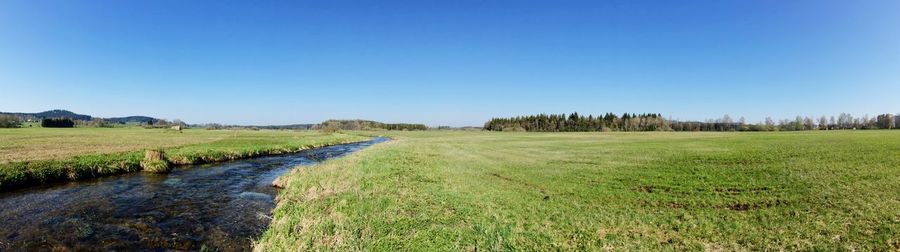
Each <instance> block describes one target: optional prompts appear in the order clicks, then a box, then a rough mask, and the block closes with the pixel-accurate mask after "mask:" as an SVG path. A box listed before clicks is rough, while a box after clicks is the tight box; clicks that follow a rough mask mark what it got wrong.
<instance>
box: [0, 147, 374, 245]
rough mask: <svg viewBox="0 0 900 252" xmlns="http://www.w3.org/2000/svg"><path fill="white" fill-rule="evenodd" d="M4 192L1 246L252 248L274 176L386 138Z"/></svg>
mask: <svg viewBox="0 0 900 252" xmlns="http://www.w3.org/2000/svg"><path fill="white" fill-rule="evenodd" d="M386 140H387V139H385V138H376V139H373V140H370V141H366V142H360V143H352V144H343V145H335V146H329V147H322V148H318V149H312V150H307V151H302V152H298V153H294V154H288V155H280V156H269V157H261V158H253V159H245V160H240V161H232V162H227V163H219V164H207V165H197V166H188V167H185V168H181V169H178V170H176V171H174V172H172V173H170V174H162V175H161V174H150V173H135V174H128V175H121V176H113V177H105V178H98V179H94V180H86V181H81V182H70V183H65V184H56V185H47V186H40V187H33V188H26V189H21V190H16V191H11V192H4V193H0V251H3V250H16V249H18V250H34V249H37V248H41V249H47V248H58V247H67V248H74V249H76V250H78V249H89V250H109V249H113V250H122V249H135V248H143V249H158V248H163V249H184V250H197V249H203V248H209V249H225V250H244V249H249V247H250V245H251V243H252V239H254V238H256V237H257V236H258V235H259V234H260V233H261V232H262V231H263V230H264V229H265V228H266V226H267V225H268V223H269V221H270V219H271V217H270V214H271V211H272V209H273V208H274V207H275V201H274V196H275V193H276V189H275V188H273V187H272V186H271V183H272V181H273V180H275V178H277V177H278V176H280V175H282V174H284V173H285V172H287V171H288V170H290V169H291V168H292V167H295V166H298V165H311V164H314V163H317V162H321V161H323V160H326V159H330V158H335V157H339V156H343V155H346V154H348V153H352V152H354V151H357V150H360V149H362V148H365V147H368V146H370V145H373V144H376V143H380V142H383V141H386Z"/></svg>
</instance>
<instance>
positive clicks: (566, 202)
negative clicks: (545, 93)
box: [256, 131, 900, 251]
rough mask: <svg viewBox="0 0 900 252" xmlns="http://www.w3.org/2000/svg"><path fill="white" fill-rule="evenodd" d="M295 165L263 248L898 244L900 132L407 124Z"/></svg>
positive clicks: (868, 247)
mask: <svg viewBox="0 0 900 252" xmlns="http://www.w3.org/2000/svg"><path fill="white" fill-rule="evenodd" d="M387 134H392V135H393V137H394V139H395V140H394V141H392V142H388V143H384V144H380V145H376V146H373V147H371V148H368V149H365V150H362V151H360V152H358V153H356V154H354V155H351V156H349V157H346V158H343V159H338V160H332V161H329V162H326V163H324V164H321V165H319V166H316V167H309V168H304V169H296V170H295V172H294V173H292V174H289V175H286V176H287V177H285V179H286V181H287V184H288V185H287V188H286V189H285V190H283V191H281V192H280V195H279V197H278V198H279V203H278V206H277V208H276V210H275V213H274V219H273V220H272V222H271V225H270V227H269V229H268V230H267V231H266V232H265V234H264V235H263V236H262V237H261V238H260V239H259V241H258V242H257V244H256V246H257V249H259V250H291V251H293V250H297V249H298V248H299V249H301V250H302V249H348V250H398V249H399V250H470V251H471V250H476V249H477V250H557V249H562V250H599V249H613V250H660V249H663V250H844V249H847V250H898V249H900V238H898V237H900V215H898V213H900V155H898V154H897V153H900V132H897V131H864V132H855V131H842V132H792V133H656V132H650V133H485V132H399V133H387Z"/></svg>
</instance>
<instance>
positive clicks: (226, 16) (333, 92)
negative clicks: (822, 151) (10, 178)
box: [0, 0, 900, 126]
mask: <svg viewBox="0 0 900 252" xmlns="http://www.w3.org/2000/svg"><path fill="white" fill-rule="evenodd" d="M897 13H900V1H895V0H885V1H821V0H817V1H712V0H710V1H700V0H697V1H501V0H497V1H493V0H492V1H271V2H268V1H75V0H59V1H50V0H47V1H30V0H7V1H0V111H22V112H37V111H43V110H47V109H54V108H63V109H69V110H72V111H75V112H79V113H86V114H91V115H95V116H103V117H112V116H127V115H149V116H155V117H161V118H167V119H176V118H177V119H182V120H185V121H187V122H189V123H203V122H220V123H230V124H288V123H307V122H319V121H322V120H325V119H329V118H342V119H350V118H364V119H372V120H378V121H384V122H421V123H426V124H429V125H453V126H463V125H481V124H482V123H483V122H484V121H486V120H488V119H489V118H491V117H498V116H514V115H522V114H534V113H569V112H572V111H577V112H579V113H582V114H587V113H593V114H599V113H605V112H615V113H623V112H636V113H644V112H648V113H649V112H652V113H663V114H664V115H666V116H669V117H672V118H675V119H690V120H703V119H706V118H712V117H720V116H722V115H723V114H729V115H731V116H732V117H734V118H739V117H741V116H744V117H746V118H747V119H748V120H749V121H752V122H755V121H759V120H762V119H763V118H765V117H766V116H772V117H774V118H793V117H794V116H796V115H810V116H819V115H823V114H825V115H832V114H838V113H841V112H850V113H853V114H856V115H860V116H861V115H863V114H869V115H875V114H876V113H888V112H889V113H900V15H898V14H897Z"/></svg>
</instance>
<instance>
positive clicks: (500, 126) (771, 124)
mask: <svg viewBox="0 0 900 252" xmlns="http://www.w3.org/2000/svg"><path fill="white" fill-rule="evenodd" d="M898 126H900V116H894V115H892V114H881V115H878V116H876V117H869V116H864V117H853V116H852V115H850V114H848V113H841V114H840V115H839V116H838V117H834V116H832V117H830V118H829V117H825V116H822V117H819V118H818V119H813V118H810V117H801V116H797V117H796V118H795V119H793V120H788V119H785V120H780V121H778V122H775V121H774V120H772V118H766V120H765V121H764V122H759V123H756V124H753V123H747V122H746V120H744V118H743V117H741V118H740V119H738V120H734V119H732V118H731V117H730V116H728V115H725V116H723V117H722V118H719V119H709V120H706V121H704V122H699V121H677V120H668V119H665V118H664V117H663V116H662V115H661V114H653V113H651V114H629V113H625V114H623V115H621V116H618V115H616V114H613V113H606V114H604V115H599V116H594V115H588V116H584V115H579V114H578V113H572V114H569V115H566V114H558V115H557V114H549V115H548V114H539V115H530V116H517V117H512V118H493V119H491V120H490V121H488V122H487V123H485V124H484V129H485V130H491V131H535V132H572V131H796V130H837V129H895V128H897V127H898Z"/></svg>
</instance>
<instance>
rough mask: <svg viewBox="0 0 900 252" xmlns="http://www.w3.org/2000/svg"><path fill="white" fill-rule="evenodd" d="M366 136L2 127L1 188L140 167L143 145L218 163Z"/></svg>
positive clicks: (183, 159) (182, 160) (184, 160)
mask: <svg viewBox="0 0 900 252" xmlns="http://www.w3.org/2000/svg"><path fill="white" fill-rule="evenodd" d="M365 139H366V138H364V137H360V136H355V135H347V134H339V133H336V134H324V133H318V132H312V131H310V132H291V131H267V130H263V131H224V130H222V131H219V130H216V131H210V130H202V129H194V130H185V131H184V133H178V132H177V131H171V130H164V129H143V128H70V129H53V128H20V129H0V189H9V188H14V187H21V186H28V185H35V184H40V183H47V182H53V181H64V180H78V179H83V178H91V177H99V176H106V175H112V174H121V173H127V172H135V171H139V170H141V162H142V161H143V159H144V150H145V149H159V148H161V149H164V150H165V153H166V160H165V162H159V161H152V162H144V163H145V166H147V167H151V168H155V169H162V168H163V164H165V163H172V164H176V165H185V164H198V163H208V162H218V161H226V160H232V159H239V158H246V157H253V156H260V155H271V154H283V153H288V152H294V151H298V150H301V149H307V148H313V147H317V146H323V145H331V144H339V143H346V142H354V141H362V140H365ZM160 171H161V170H160Z"/></svg>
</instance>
